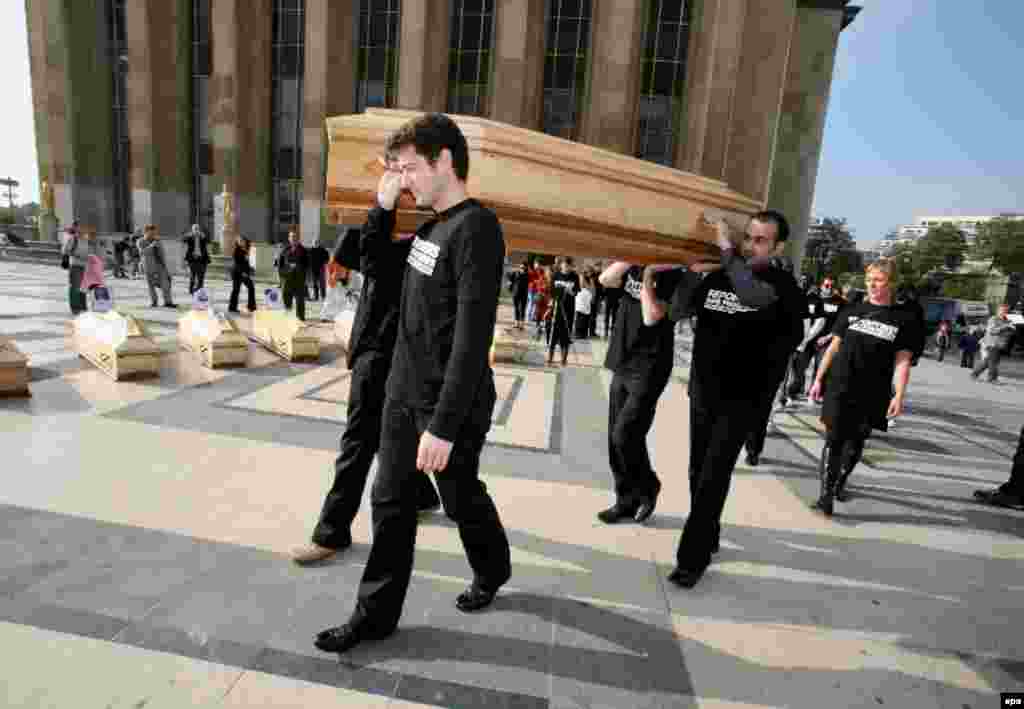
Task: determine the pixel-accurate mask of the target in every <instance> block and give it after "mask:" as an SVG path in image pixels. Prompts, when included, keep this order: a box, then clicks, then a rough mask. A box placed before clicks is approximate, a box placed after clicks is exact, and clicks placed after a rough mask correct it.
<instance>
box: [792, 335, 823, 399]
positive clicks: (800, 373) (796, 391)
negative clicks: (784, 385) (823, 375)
mask: <svg viewBox="0 0 1024 709" xmlns="http://www.w3.org/2000/svg"><path fill="white" fill-rule="evenodd" d="M822 353H823V350H820V349H818V348H817V347H815V346H814V342H813V341H812V342H808V343H807V345H806V346H805V347H804V349H803V351H800V352H794V353H793V357H792V358H791V360H790V361H791V366H790V373H789V388H788V390H787V393H788V394H789V398H790V399H796V398H798V397H802V396H804V391H805V387H806V384H807V367H808V366H809V365H810V364H811V362H814V370H813V371H812V372H811V380H812V381H813V380H814V377H816V376H818V364H819V362H821V356H822Z"/></svg>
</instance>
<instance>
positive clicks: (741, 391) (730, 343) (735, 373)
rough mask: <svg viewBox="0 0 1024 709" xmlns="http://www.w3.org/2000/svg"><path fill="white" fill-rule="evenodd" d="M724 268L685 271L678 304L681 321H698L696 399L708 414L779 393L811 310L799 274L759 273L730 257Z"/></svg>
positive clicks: (692, 382)
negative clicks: (702, 274) (716, 408)
mask: <svg viewBox="0 0 1024 709" xmlns="http://www.w3.org/2000/svg"><path fill="white" fill-rule="evenodd" d="M722 266H723V268H722V270H720V271H713V272H711V273H709V274H707V275H706V276H705V277H704V278H703V279H702V278H700V276H699V274H696V273H686V274H685V275H684V278H683V281H682V283H680V285H679V288H678V289H677V290H676V295H675V297H674V299H673V303H672V310H673V312H672V317H673V318H674V319H677V320H678V319H679V318H682V317H687V316H689V315H696V316H697V329H696V331H695V333H694V344H693V357H692V360H691V364H690V383H689V393H690V398H691V400H692V401H693V402H694V403H695V404H696V405H697V406H700V407H702V408H707V407H714V406H717V405H718V404H720V403H723V402H748V401H757V400H758V398H759V397H760V396H762V395H764V394H765V393H767V392H769V391H774V390H775V389H776V388H777V387H778V385H779V382H780V381H781V380H782V376H783V374H784V372H785V367H786V363H787V361H788V360H789V356H790V354H792V352H793V350H794V349H795V348H796V346H797V345H798V344H800V342H801V341H802V340H803V335H804V327H803V319H804V314H805V312H806V311H807V304H806V300H805V299H804V295H803V293H801V292H800V289H799V287H798V286H797V283H796V280H795V279H794V278H793V276H792V274H789V273H787V272H786V271H783V270H782V269H780V268H777V267H775V266H769V267H767V268H763V269H758V270H756V271H755V270H753V269H752V268H751V267H750V265H749V264H748V263H747V262H746V261H744V260H743V259H742V258H740V257H739V256H737V255H735V254H734V253H732V252H731V251H726V252H724V253H723V255H722Z"/></svg>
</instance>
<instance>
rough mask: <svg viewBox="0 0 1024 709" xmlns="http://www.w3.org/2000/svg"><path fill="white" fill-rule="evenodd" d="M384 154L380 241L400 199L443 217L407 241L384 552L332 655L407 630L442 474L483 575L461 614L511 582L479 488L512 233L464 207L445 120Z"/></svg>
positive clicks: (478, 574) (379, 542) (381, 466)
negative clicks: (428, 476)
mask: <svg viewBox="0 0 1024 709" xmlns="http://www.w3.org/2000/svg"><path fill="white" fill-rule="evenodd" d="M387 155H388V157H389V161H388V168H389V169H388V170H387V171H386V172H385V174H384V176H383V177H381V181H380V185H379V188H378V194H377V199H378V206H377V207H375V208H374V209H372V210H371V211H370V214H369V217H368V220H369V222H370V223H371V224H372V225H373V226H372V230H373V231H374V232H375V233H377V234H378V235H379V237H378V238H382V239H383V238H389V237H390V234H391V233H392V231H393V230H394V226H395V203H396V201H397V200H398V196H399V193H400V192H401V190H402V189H403V188H405V189H408V190H410V191H411V192H412V194H413V196H414V197H415V198H416V204H417V206H419V207H421V208H430V209H432V210H433V211H434V213H435V216H434V218H432V219H430V220H428V221H427V222H426V223H424V224H423V226H421V227H420V228H419V229H418V230H417V231H416V236H415V237H414V238H413V239H412V241H411V243H410V242H405V243H406V248H407V249H408V251H407V254H408V255H407V257H406V265H405V266H404V277H403V285H402V296H401V304H400V306H399V319H398V335H397V339H396V344H395V354H394V358H393V361H392V365H391V373H390V375H389V377H388V382H387V399H386V401H385V403H384V414H383V418H382V426H381V443H380V455H379V458H378V470H377V479H376V480H375V481H374V485H373V490H372V493H371V497H370V499H371V503H372V506H373V546H372V547H371V549H370V555H369V558H368V559H367V562H366V569H365V571H364V573H363V578H362V581H361V583H360V585H359V591H358V596H357V602H356V608H355V610H354V611H353V613H352V615H351V617H350V618H349V620H348V622H347V623H346V624H344V625H342V626H340V627H336V628H329V629H327V630H324V631H323V632H321V633H320V634H318V635H317V637H316V646H317V648H319V649H321V650H323V651H325V652H337V653H342V652H345V651H347V650H349V649H350V648H352V647H354V646H355V645H357V644H358V643H360V642H363V641H366V640H376V639H380V638H384V637H386V636H388V635H390V634H391V633H393V632H394V630H395V628H396V626H397V625H398V621H399V618H400V616H401V614H402V605H403V603H404V601H405V595H406V592H407V590H408V587H409V580H410V577H411V575H412V566H413V552H414V547H415V543H416V523H417V515H416V503H417V494H416V493H417V484H416V476H418V475H420V474H421V473H420V472H419V471H423V472H427V473H432V474H434V475H435V479H436V481H437V486H438V489H439V490H440V493H441V499H442V501H443V502H444V507H445V510H446V511H447V513H448V515H449V516H450V517H451V518H452V519H453V520H455V522H456V524H457V525H458V528H459V536H460V537H461V539H462V545H463V547H464V548H465V550H466V555H467V557H468V559H469V564H470V566H471V567H472V569H473V582H472V584H471V585H470V586H469V588H467V589H466V590H465V591H464V592H463V593H461V594H459V596H458V597H457V598H456V600H455V605H456V607H457V608H458V609H459V610H461V611H464V612H470V611H476V610H480V609H482V608H484V607H486V606H488V605H490V604H491V602H492V601H493V600H494V596H495V594H496V593H497V592H498V589H499V588H500V587H501V586H502V585H504V584H505V582H506V581H508V579H509V577H510V576H511V554H510V549H509V543H508V538H507V537H506V535H505V529H504V527H503V526H502V524H501V520H500V518H499V516H498V510H497V508H496V507H495V506H494V502H493V500H492V499H491V497H490V495H488V493H487V488H486V487H485V486H484V484H483V482H481V481H480V478H479V468H480V452H481V450H482V448H483V445H484V440H485V438H486V435H487V431H488V429H489V428H490V425H491V416H492V413H493V409H494V403H495V399H496V392H495V387H494V373H493V372H492V371H491V368H490V364H489V362H488V359H489V353H490V347H491V341H492V339H493V336H494V325H495V318H496V315H497V307H498V295H499V292H500V290H501V284H502V274H503V270H504V260H505V241H504V238H503V236H502V233H501V225H500V224H499V223H498V219H497V217H496V216H495V214H494V212H492V211H490V210H489V209H487V208H486V207H484V206H483V205H481V204H480V203H479V202H477V201H476V200H474V199H471V198H468V197H467V194H466V178H467V177H468V175H469V149H468V146H467V144H466V138H465V136H464V135H463V134H462V131H461V130H460V129H459V127H458V126H457V125H456V124H455V122H454V121H452V120H451V119H450V118H448V117H447V116H445V115H443V114H438V113H433V114H426V115H422V116H419V117H417V118H414V119H412V120H410V121H409V122H407V123H406V124H404V125H403V126H402V127H401V128H399V129H398V131H396V132H395V133H394V134H393V135H392V136H391V137H390V138H389V140H388V145H387Z"/></svg>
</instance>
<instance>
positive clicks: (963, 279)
mask: <svg viewBox="0 0 1024 709" xmlns="http://www.w3.org/2000/svg"><path fill="white" fill-rule="evenodd" d="M985 285H986V278H985V274H983V273H951V274H947V275H946V278H945V280H944V281H943V283H942V295H944V296H945V297H947V298H960V299H962V300H985Z"/></svg>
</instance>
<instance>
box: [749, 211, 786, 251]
mask: <svg viewBox="0 0 1024 709" xmlns="http://www.w3.org/2000/svg"><path fill="white" fill-rule="evenodd" d="M751 219H753V220H755V221H759V222H761V223H762V224H774V225H775V243H777V244H781V243H782V242H783V241H786V240H787V239H789V222H788V221H787V220H786V218H785V217H784V216H782V213H781V212H776V211H775V210H774V209H766V210H764V211H762V212H758V213H757V214H755V215H754V216H752V217H751Z"/></svg>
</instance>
